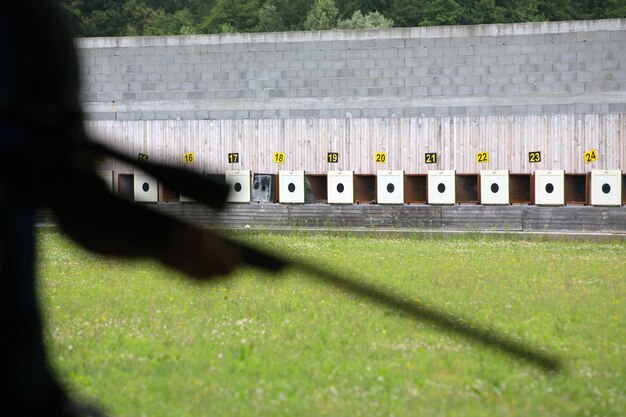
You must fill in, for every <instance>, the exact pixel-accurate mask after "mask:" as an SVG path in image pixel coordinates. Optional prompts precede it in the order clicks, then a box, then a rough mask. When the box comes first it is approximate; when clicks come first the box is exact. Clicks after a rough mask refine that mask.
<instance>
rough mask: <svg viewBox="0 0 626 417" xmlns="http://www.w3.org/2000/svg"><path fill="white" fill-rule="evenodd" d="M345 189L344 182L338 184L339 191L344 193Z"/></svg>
mask: <svg viewBox="0 0 626 417" xmlns="http://www.w3.org/2000/svg"><path fill="white" fill-rule="evenodd" d="M344 190H345V187H344V186H343V184H342V183H339V184H337V192H339V193H343V191H344Z"/></svg>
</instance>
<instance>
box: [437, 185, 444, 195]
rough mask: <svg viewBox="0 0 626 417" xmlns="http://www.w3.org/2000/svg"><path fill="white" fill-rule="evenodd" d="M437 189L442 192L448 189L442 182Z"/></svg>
mask: <svg viewBox="0 0 626 417" xmlns="http://www.w3.org/2000/svg"><path fill="white" fill-rule="evenodd" d="M437 191H439V192H440V193H444V192H445V191H446V185H445V184H443V183H441V184H439V185H438V186H437Z"/></svg>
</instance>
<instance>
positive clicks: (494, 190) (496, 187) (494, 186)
mask: <svg viewBox="0 0 626 417" xmlns="http://www.w3.org/2000/svg"><path fill="white" fill-rule="evenodd" d="M498 191H500V186H499V185H498V184H496V183H495V182H494V183H493V184H491V192H492V193H494V194H496V193H497V192H498Z"/></svg>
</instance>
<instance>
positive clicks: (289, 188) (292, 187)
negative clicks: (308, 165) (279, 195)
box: [287, 182, 296, 193]
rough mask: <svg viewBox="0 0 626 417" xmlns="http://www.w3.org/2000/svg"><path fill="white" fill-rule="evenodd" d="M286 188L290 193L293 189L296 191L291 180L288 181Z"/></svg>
mask: <svg viewBox="0 0 626 417" xmlns="http://www.w3.org/2000/svg"><path fill="white" fill-rule="evenodd" d="M287 189H288V190H289V192H290V193H293V192H294V191H296V185H295V184H294V183H293V182H290V183H289V185H288V186H287Z"/></svg>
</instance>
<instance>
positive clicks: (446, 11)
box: [420, 0, 463, 26]
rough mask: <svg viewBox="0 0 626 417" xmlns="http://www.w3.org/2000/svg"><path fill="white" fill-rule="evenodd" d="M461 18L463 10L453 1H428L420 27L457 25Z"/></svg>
mask: <svg viewBox="0 0 626 417" xmlns="http://www.w3.org/2000/svg"><path fill="white" fill-rule="evenodd" d="M462 16H463V8H462V7H461V6H460V5H459V4H458V3H457V2H456V1H455V0H429V1H428V3H426V6H425V7H424V9H423V11H422V21H421V22H420V26H438V25H458V24H459V23H460V21H461V17H462Z"/></svg>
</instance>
